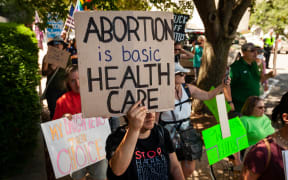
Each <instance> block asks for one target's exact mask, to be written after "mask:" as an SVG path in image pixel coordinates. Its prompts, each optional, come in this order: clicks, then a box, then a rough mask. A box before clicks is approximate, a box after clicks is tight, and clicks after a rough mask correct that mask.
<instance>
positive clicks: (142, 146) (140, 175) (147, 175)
mask: <svg viewBox="0 0 288 180" xmlns="http://www.w3.org/2000/svg"><path fill="white" fill-rule="evenodd" d="M140 103H141V101H138V102H137V103H136V104H134V105H133V106H132V107H131V108H130V110H129V111H128V113H127V119H128V122H127V123H128V126H126V127H125V126H123V127H120V128H118V129H117V131H116V132H114V133H113V134H111V135H110V136H109V137H108V139H107V141H106V153H107V159H108V160H109V166H108V171H107V176H108V179H159V180H160V179H161V180H162V179H163V180H168V179H171V178H172V179H177V180H178V179H179V180H181V179H184V176H183V173H182V171H181V166H180V164H179V162H178V160H177V157H176V154H175V152H174V148H173V145H172V142H171V139H170V137H169V133H168V131H167V130H165V129H164V128H163V127H161V126H158V125H155V113H148V110H147V107H146V106H139V105H140ZM171 176H172V177H171Z"/></svg>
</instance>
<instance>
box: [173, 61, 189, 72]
mask: <svg viewBox="0 0 288 180" xmlns="http://www.w3.org/2000/svg"><path fill="white" fill-rule="evenodd" d="M179 72H184V73H188V72H190V70H189V69H186V68H183V67H182V66H181V65H180V63H175V74H177V73H179Z"/></svg>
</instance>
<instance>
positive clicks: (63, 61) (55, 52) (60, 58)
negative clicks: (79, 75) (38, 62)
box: [45, 46, 70, 69]
mask: <svg viewBox="0 0 288 180" xmlns="http://www.w3.org/2000/svg"><path fill="white" fill-rule="evenodd" d="M69 56H70V53H69V52H67V51H65V50H61V49H59V48H56V47H53V46H48V52H47V55H46V56H45V62H47V63H49V64H54V65H56V66H59V67H61V68H63V69H65V68H66V66H67V62H68V59H69Z"/></svg>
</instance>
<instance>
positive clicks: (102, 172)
mask: <svg viewBox="0 0 288 180" xmlns="http://www.w3.org/2000/svg"><path fill="white" fill-rule="evenodd" d="M66 74H67V86H68V89H69V90H70V91H68V92H67V93H65V94H64V95H63V96H61V97H60V98H59V99H58V100H57V104H56V109H55V114H54V117H53V119H54V120H55V119H59V118H61V117H63V116H66V117H68V118H70V117H69V116H71V115H73V114H77V113H81V101H80V87H79V73H78V66H77V65H70V66H68V67H67V69H66ZM106 168H107V161H106V160H102V161H99V162H97V163H95V164H92V165H90V166H88V167H86V168H83V169H81V170H79V171H76V172H74V173H72V178H73V179H77V180H78V179H81V180H83V179H86V176H85V175H86V173H87V172H89V173H90V176H92V177H93V178H94V179H101V180H102V179H106Z"/></svg>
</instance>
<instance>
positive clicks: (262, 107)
mask: <svg viewBox="0 0 288 180" xmlns="http://www.w3.org/2000/svg"><path fill="white" fill-rule="evenodd" d="M256 108H258V109H265V107H264V106H256Z"/></svg>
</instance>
